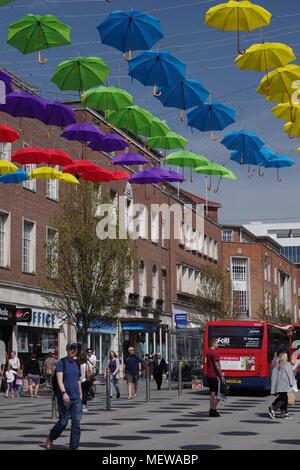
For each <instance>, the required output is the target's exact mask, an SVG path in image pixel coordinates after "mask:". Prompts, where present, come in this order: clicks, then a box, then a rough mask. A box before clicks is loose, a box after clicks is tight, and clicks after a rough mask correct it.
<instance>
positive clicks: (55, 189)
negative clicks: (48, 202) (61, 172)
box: [46, 166, 59, 201]
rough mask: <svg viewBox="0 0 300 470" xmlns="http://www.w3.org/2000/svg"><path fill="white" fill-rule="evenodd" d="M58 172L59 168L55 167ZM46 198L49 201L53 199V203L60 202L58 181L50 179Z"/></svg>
mask: <svg viewBox="0 0 300 470" xmlns="http://www.w3.org/2000/svg"><path fill="white" fill-rule="evenodd" d="M55 169H56V170H58V169H59V167H58V166H56V167H55ZM46 196H47V198H48V199H52V201H58V196H59V182H58V180H57V179H53V180H51V179H49V180H47V184H46Z"/></svg>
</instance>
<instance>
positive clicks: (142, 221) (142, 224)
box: [138, 204, 148, 240]
mask: <svg viewBox="0 0 300 470" xmlns="http://www.w3.org/2000/svg"><path fill="white" fill-rule="evenodd" d="M138 227H139V230H138V231H139V236H140V237H141V238H143V239H145V240H146V239H147V238H148V214H147V208H146V207H145V206H144V205H143V204H141V205H140V206H139V216H138Z"/></svg>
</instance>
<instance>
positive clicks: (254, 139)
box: [221, 130, 264, 154]
mask: <svg viewBox="0 0 300 470" xmlns="http://www.w3.org/2000/svg"><path fill="white" fill-rule="evenodd" d="M221 144H223V145H224V146H225V147H226V148H228V149H229V150H239V151H240V152H242V153H243V154H245V153H248V152H257V151H258V150H259V149H260V148H261V147H262V146H263V145H264V142H263V141H262V140H261V139H260V138H259V137H258V136H257V135H256V134H254V133H253V132H247V131H244V130H242V131H233V132H230V133H229V134H226V135H225V136H224V138H223V140H221Z"/></svg>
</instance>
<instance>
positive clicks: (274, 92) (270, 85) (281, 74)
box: [256, 64, 300, 103]
mask: <svg viewBox="0 0 300 470" xmlns="http://www.w3.org/2000/svg"><path fill="white" fill-rule="evenodd" d="M296 80H300V66H299V65H295V64H289V65H286V66H285V67H279V68H278V69H276V70H273V71H272V72H270V73H269V74H267V75H265V76H264V77H263V78H262V80H261V82H260V84H259V87H258V88H257V90H256V92H257V93H261V94H262V95H265V96H266V98H267V100H268V101H275V102H277V103H284V102H286V101H289V102H290V103H291V94H292V86H293V82H295V81H296Z"/></svg>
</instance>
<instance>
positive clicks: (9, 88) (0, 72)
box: [0, 70, 12, 95]
mask: <svg viewBox="0 0 300 470" xmlns="http://www.w3.org/2000/svg"><path fill="white" fill-rule="evenodd" d="M0 80H1V81H2V82H4V84H5V94H6V95H8V94H9V93H11V92H12V86H11V77H10V76H9V75H8V73H6V72H4V71H3V70H0Z"/></svg>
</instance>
